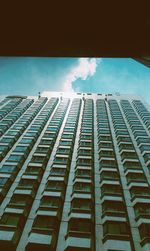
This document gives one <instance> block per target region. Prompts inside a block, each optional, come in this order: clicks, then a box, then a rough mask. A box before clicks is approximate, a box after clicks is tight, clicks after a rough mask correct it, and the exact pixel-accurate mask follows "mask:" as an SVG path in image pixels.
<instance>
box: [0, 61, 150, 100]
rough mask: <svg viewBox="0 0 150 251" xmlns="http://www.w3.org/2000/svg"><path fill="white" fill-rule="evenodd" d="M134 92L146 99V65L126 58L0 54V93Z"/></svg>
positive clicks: (149, 91) (149, 75) (149, 77)
mask: <svg viewBox="0 0 150 251" xmlns="http://www.w3.org/2000/svg"><path fill="white" fill-rule="evenodd" d="M68 90H70V91H78V92H98V93H115V92H120V93H131V94H132V93H134V94H138V95H141V96H143V97H144V99H145V100H146V101H147V102H148V103H150V68H148V67H146V66H144V65H142V64H140V63H138V62H136V61H135V60H133V59H130V58H102V59H96V58H84V59H81V58H33V57H0V95H10V94H11V95H13V94H14V95H15V94H20V95H37V94H38V92H39V91H41V92H43V91H68Z"/></svg>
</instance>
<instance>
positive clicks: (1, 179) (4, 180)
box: [0, 178, 8, 187]
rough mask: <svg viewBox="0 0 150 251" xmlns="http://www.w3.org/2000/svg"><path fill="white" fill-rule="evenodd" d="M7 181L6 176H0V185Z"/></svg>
mask: <svg viewBox="0 0 150 251" xmlns="http://www.w3.org/2000/svg"><path fill="white" fill-rule="evenodd" d="M7 181H8V178H0V187H3V186H4V185H5V184H6V183H7Z"/></svg>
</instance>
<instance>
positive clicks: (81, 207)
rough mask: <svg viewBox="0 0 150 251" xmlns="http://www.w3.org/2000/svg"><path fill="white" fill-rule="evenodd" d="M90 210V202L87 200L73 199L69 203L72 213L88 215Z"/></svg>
mask: <svg viewBox="0 0 150 251" xmlns="http://www.w3.org/2000/svg"><path fill="white" fill-rule="evenodd" d="M91 209H92V201H90V200H87V199H82V200H81V199H80V201H79V199H74V200H73V201H72V202H71V211H73V212H82V213H89V212H91Z"/></svg>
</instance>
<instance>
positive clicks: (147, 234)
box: [139, 223, 150, 246]
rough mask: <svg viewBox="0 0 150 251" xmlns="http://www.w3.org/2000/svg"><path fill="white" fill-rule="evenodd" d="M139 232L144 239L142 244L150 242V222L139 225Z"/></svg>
mask: <svg viewBox="0 0 150 251" xmlns="http://www.w3.org/2000/svg"><path fill="white" fill-rule="evenodd" d="M139 232H140V236H141V239H142V243H141V244H142V246H143V245H144V244H146V243H150V224H146V223H142V224H141V225H140V226H139Z"/></svg>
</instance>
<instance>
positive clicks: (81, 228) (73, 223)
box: [68, 219, 93, 234]
mask: <svg viewBox="0 0 150 251" xmlns="http://www.w3.org/2000/svg"><path fill="white" fill-rule="evenodd" d="M92 229H93V225H92V223H91V222H90V221H87V220H83V219H80V220H79V219H71V220H70V221H69V223H68V232H80V233H81V234H82V233H87V234H91V233H92Z"/></svg>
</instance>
